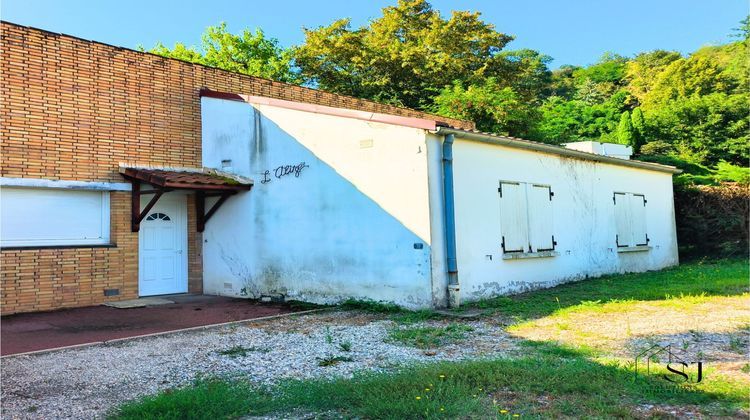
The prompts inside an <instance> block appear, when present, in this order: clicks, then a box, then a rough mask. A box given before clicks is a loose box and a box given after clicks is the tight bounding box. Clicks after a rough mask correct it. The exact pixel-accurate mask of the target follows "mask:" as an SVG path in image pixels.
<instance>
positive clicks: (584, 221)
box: [453, 138, 678, 300]
mask: <svg viewBox="0 0 750 420" xmlns="http://www.w3.org/2000/svg"><path fill="white" fill-rule="evenodd" d="M453 164H454V185H455V206H456V235H457V248H458V249H457V255H458V271H459V281H460V284H461V295H462V299H466V300H475V299H480V298H483V297H489V296H495V295H499V294H508V293H514V292H519V291H523V290H528V289H533V288H540V287H548V286H551V285H554V284H557V283H560V282H565V281H572V280H578V279H584V278H587V277H589V276H599V275H602V274H606V273H615V272H636V271H646V270H655V269H660V268H663V267H667V266H671V265H675V264H677V263H678V257H677V239H676V234H675V222H674V205H673V195H672V178H671V175H670V174H667V173H661V172H654V171H648V170H642V169H635V168H628V167H623V166H616V165H611V164H604V163H594V162H588V161H582V160H576V159H570V158H564V157H560V156H556V155H548V154H542V153H536V152H531V151H525V150H519V149H515V148H508V147H503V146H497V145H490V144H485V143H479V142H473V141H467V140H462V139H460V138H457V139H456V143H455V144H454V161H453ZM500 180H504V181H518V182H529V183H538V184H547V185H551V188H552V191H553V192H554V197H553V202H552V203H553V219H554V220H552V221H550V222H551V223H552V224H553V232H554V235H555V240H556V241H557V247H556V251H557V252H559V255H558V256H554V257H548V258H530V259H518V260H504V259H503V258H502V256H503V255H502V250H501V246H500V243H501V226H500V213H499V212H500V202H499V200H500V197H499V193H498V184H499V181H500ZM614 191H618V192H631V193H642V194H644V195H645V196H646V199H647V200H648V204H647V207H646V223H647V232H648V236H649V238H650V240H651V242H650V243H649V245H650V246H651V249H650V250H649V251H642V252H631V253H618V252H617V248H616V245H615V234H616V226H615V220H614V207H613V201H612V195H613V192H614Z"/></svg>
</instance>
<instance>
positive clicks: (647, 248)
mask: <svg viewBox="0 0 750 420" xmlns="http://www.w3.org/2000/svg"><path fill="white" fill-rule="evenodd" d="M650 250H651V247H650V246H648V245H638V246H623V247H619V248H617V252H618V253H623V252H647V251H650Z"/></svg>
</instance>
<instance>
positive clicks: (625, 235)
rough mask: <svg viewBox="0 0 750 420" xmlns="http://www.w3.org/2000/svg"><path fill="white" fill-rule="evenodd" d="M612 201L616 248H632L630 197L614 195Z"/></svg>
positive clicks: (620, 194) (619, 194)
mask: <svg viewBox="0 0 750 420" xmlns="http://www.w3.org/2000/svg"><path fill="white" fill-rule="evenodd" d="M614 201H615V224H616V226H617V238H616V239H617V246H618V247H625V246H633V235H632V230H631V227H630V197H628V194H625V193H615V195H614Z"/></svg>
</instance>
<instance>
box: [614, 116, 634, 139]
mask: <svg viewBox="0 0 750 420" xmlns="http://www.w3.org/2000/svg"><path fill="white" fill-rule="evenodd" d="M617 142H618V143H620V144H625V145H628V146H633V145H634V144H635V130H634V129H633V123H632V122H630V112H628V111H625V112H623V113H622V114H621V115H620V123H619V124H618V125H617Z"/></svg>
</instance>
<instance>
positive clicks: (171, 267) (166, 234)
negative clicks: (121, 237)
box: [138, 194, 187, 296]
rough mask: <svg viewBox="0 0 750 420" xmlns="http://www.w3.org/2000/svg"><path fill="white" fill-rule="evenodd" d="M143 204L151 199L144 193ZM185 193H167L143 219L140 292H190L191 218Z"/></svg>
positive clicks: (139, 250)
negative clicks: (189, 221)
mask: <svg viewBox="0 0 750 420" xmlns="http://www.w3.org/2000/svg"><path fill="white" fill-rule="evenodd" d="M143 198H144V199H143V200H141V201H142V206H144V207H145V204H146V203H147V202H148V200H149V199H150V198H151V197H149V196H148V195H145V196H143ZM185 213H186V201H185V196H184V195H178V194H165V195H163V196H162V197H161V198H160V199H159V201H157V203H156V205H155V206H154V207H153V208H151V210H150V211H149V212H148V215H146V217H145V218H144V219H143V221H141V229H140V233H139V235H138V267H139V268H138V294H139V295H140V296H152V295H165V294H170V293H187V217H186V214H185Z"/></svg>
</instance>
